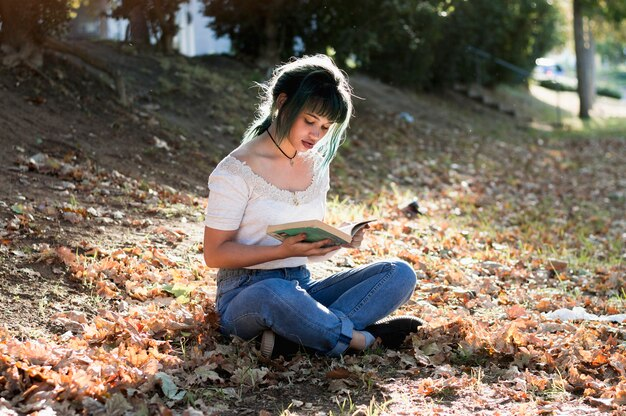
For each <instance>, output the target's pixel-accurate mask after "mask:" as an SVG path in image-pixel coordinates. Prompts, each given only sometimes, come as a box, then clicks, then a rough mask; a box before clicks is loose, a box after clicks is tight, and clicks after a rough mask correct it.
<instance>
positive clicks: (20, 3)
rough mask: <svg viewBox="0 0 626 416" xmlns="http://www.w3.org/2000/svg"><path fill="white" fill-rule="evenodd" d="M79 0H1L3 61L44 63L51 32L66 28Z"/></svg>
mask: <svg viewBox="0 0 626 416" xmlns="http://www.w3.org/2000/svg"><path fill="white" fill-rule="evenodd" d="M79 3H80V1H79V0H0V22H1V23H2V30H1V31H0V45H2V46H1V47H2V52H3V53H4V57H3V60H2V61H3V64H4V65H8V66H14V65H17V64H19V63H24V64H27V65H30V66H33V67H40V66H41V65H42V63H43V54H42V44H43V43H44V41H45V39H46V37H47V36H50V35H56V34H59V33H60V32H62V31H63V30H64V28H65V24H66V23H67V22H68V21H69V19H70V18H71V17H72V11H73V10H74V9H75V8H77V7H78V5H79Z"/></svg>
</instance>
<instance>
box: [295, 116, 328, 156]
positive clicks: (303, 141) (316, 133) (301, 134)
mask: <svg viewBox="0 0 626 416" xmlns="http://www.w3.org/2000/svg"><path fill="white" fill-rule="evenodd" d="M331 125H332V122H331V121H330V120H328V119H327V118H326V117H324V116H321V115H319V114H315V113H313V112H310V111H308V110H304V111H302V112H301V113H300V114H298V116H297V117H296V119H295V121H294V123H293V125H292V126H291V130H290V131H289V137H288V139H289V142H290V143H291V145H292V146H293V148H294V149H295V150H297V151H298V152H306V151H308V150H311V149H312V148H313V147H314V146H315V145H316V144H317V142H319V141H320V140H322V139H323V138H324V135H325V134H326V132H328V129H329V128H330V126H331Z"/></svg>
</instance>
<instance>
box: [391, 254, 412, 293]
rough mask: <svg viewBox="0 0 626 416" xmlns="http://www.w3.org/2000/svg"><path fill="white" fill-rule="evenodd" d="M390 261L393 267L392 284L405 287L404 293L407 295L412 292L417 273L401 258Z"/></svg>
mask: <svg viewBox="0 0 626 416" xmlns="http://www.w3.org/2000/svg"><path fill="white" fill-rule="evenodd" d="M390 263H391V265H392V266H393V268H394V275H393V281H394V284H396V285H398V286H401V287H403V288H405V293H407V294H408V295H409V296H410V295H411V294H413V291H414V290H415V286H416V285H417V275H416V274H415V270H413V267H412V266H411V265H410V264H409V263H407V262H406V261H403V260H392V261H390Z"/></svg>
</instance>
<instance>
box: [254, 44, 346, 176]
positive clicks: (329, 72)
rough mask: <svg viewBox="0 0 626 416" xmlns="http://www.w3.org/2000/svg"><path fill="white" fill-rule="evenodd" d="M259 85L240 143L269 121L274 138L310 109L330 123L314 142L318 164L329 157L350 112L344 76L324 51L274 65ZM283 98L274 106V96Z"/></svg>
mask: <svg viewBox="0 0 626 416" xmlns="http://www.w3.org/2000/svg"><path fill="white" fill-rule="evenodd" d="M259 86H260V87H261V102H260V103H259V106H258V108H257V113H256V118H255V120H254V121H253V122H252V124H251V125H250V126H249V127H248V129H247V130H246V132H245V133H244V136H243V143H245V142H248V141H250V140H252V139H253V138H255V137H256V136H258V135H259V134H261V133H263V132H264V131H265V129H267V128H268V127H269V126H270V125H271V124H272V123H275V126H276V141H277V142H278V143H280V142H282V141H283V140H284V139H285V138H286V137H287V136H288V135H289V131H290V130H291V127H292V126H293V123H294V122H295V120H296V118H297V116H298V114H300V113H301V112H302V111H310V112H312V113H314V114H318V115H320V116H323V117H326V118H327V119H328V120H330V121H331V122H332V125H331V126H330V128H329V129H328V131H327V132H326V134H325V135H324V138H323V139H322V140H321V141H320V142H319V143H318V145H317V146H316V147H317V151H318V152H319V153H320V154H321V156H322V161H323V162H322V163H321V164H320V166H319V168H323V167H326V166H328V164H329V163H330V162H331V161H332V160H333V158H334V157H335V154H336V153H337V149H338V147H339V145H340V144H341V142H342V141H343V140H344V139H345V135H346V129H347V128H348V124H349V122H350V117H351V116H352V89H351V87H350V84H348V77H347V76H346V74H345V73H344V72H343V71H341V70H340V69H339V68H337V66H336V65H335V63H334V62H333V60H332V59H331V58H329V57H328V56H326V55H313V56H304V57H302V58H297V59H294V60H292V61H290V62H288V63H286V64H283V65H280V66H278V67H277V68H276V69H275V70H274V72H273V75H272V77H271V78H270V79H269V81H267V82H266V83H264V84H260V85H259ZM280 94H285V96H286V100H285V101H284V103H283V105H282V106H281V107H280V108H278V106H277V103H276V101H277V99H278V97H279V95H280Z"/></svg>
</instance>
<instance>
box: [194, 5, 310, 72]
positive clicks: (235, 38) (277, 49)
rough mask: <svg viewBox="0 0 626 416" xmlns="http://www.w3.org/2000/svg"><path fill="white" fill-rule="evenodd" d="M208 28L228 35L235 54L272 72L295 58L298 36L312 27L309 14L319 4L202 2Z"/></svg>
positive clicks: (219, 34)
mask: <svg viewBox="0 0 626 416" xmlns="http://www.w3.org/2000/svg"><path fill="white" fill-rule="evenodd" d="M203 2H204V5H205V12H204V13H205V15H207V16H210V17H213V18H214V20H212V22H211V23H210V24H209V27H210V28H211V29H213V30H214V31H215V33H216V34H217V35H218V36H224V35H227V36H228V37H229V38H230V40H231V42H232V47H233V50H234V52H235V53H236V54H237V55H239V56H240V57H242V58H244V59H247V60H249V61H252V62H255V63H256V64H257V65H259V66H260V67H262V68H271V67H273V66H274V65H276V64H277V63H278V62H280V61H281V60H284V59H286V58H288V57H290V56H293V55H294V49H295V43H294V40H295V38H296V37H297V36H299V35H301V33H303V32H304V31H307V30H308V28H309V27H310V26H311V25H312V24H313V22H312V16H311V10H312V9H313V8H314V7H315V6H318V5H319V4H320V3H322V1H321V0H264V1H257V0H203Z"/></svg>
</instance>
